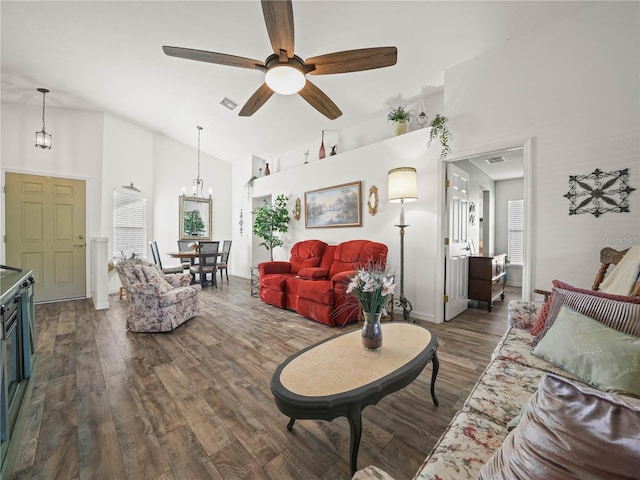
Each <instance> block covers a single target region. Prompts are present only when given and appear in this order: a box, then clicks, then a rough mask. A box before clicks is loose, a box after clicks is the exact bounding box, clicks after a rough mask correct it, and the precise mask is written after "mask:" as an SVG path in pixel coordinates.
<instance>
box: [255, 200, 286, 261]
mask: <svg viewBox="0 0 640 480" xmlns="http://www.w3.org/2000/svg"><path fill="white" fill-rule="evenodd" d="M288 201H289V198H287V197H285V196H284V195H278V196H277V197H276V200H275V201H274V202H273V204H270V203H269V202H267V201H266V200H264V201H263V205H262V206H261V207H258V208H256V209H254V210H252V211H251V213H253V214H254V215H255V216H256V217H255V221H254V223H253V234H254V235H255V236H256V237H258V238H260V239H262V242H260V246H261V247H264V248H266V249H267V250H269V252H270V253H271V261H273V249H274V248H275V247H281V246H282V245H284V242H283V241H282V239H281V238H280V237H279V236H278V234H279V233H286V232H287V231H288V230H289V219H290V218H289V210H288V209H287V202H288Z"/></svg>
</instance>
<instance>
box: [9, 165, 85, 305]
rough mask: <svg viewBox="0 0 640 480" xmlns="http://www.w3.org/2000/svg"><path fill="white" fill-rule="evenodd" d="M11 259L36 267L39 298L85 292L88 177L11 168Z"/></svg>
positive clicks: (28, 267) (25, 266)
mask: <svg viewBox="0 0 640 480" xmlns="http://www.w3.org/2000/svg"><path fill="white" fill-rule="evenodd" d="M5 185H6V195H5V200H6V201H5V222H6V224H5V232H6V251H7V265H11V266H16V267H20V268H23V269H25V270H33V274H34V278H35V281H36V283H35V285H36V288H35V301H36V302H48V301H55V300H65V299H70V298H85V297H86V247H87V244H86V232H85V195H86V193H85V188H86V186H85V182H84V180H70V179H66V178H55V177H42V176H38V175H22V174H16V173H7V174H6V178H5Z"/></svg>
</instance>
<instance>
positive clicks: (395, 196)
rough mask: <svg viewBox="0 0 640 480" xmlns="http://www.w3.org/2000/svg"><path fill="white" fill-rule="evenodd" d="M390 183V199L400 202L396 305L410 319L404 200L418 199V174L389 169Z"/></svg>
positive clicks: (411, 308)
mask: <svg viewBox="0 0 640 480" xmlns="http://www.w3.org/2000/svg"><path fill="white" fill-rule="evenodd" d="M388 178H389V184H388V188H387V195H388V200H389V201H390V202H393V203H397V202H400V204H401V210H400V223H399V224H398V225H396V227H398V228H400V298H399V299H397V300H395V301H394V304H395V306H396V307H401V308H402V316H403V318H404V319H405V320H407V321H408V320H409V313H410V312H411V310H413V306H412V305H411V302H410V301H409V300H407V298H406V297H405V296H404V229H405V227H408V226H409V225H407V224H405V223H404V202H413V201H415V200H417V199H418V174H417V172H416V169H415V168H413V167H399V168H394V169H393V170H389V177H388Z"/></svg>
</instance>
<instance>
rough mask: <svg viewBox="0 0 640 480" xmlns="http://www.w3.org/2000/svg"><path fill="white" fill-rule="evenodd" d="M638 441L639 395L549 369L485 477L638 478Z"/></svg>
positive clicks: (485, 468) (548, 479)
mask: <svg viewBox="0 0 640 480" xmlns="http://www.w3.org/2000/svg"><path fill="white" fill-rule="evenodd" d="M638 445H640V401H639V400H637V399H633V398H630V397H624V396H621V395H616V394H612V393H606V392H600V391H599V390H595V389H593V388H590V387H588V386H586V385H581V384H579V383H575V382H572V381H570V380H568V379H566V378H562V377H557V376H555V375H547V376H545V377H543V378H542V380H541V381H540V385H539V388H538V391H537V392H536V393H535V394H534V395H533V397H531V400H530V402H529V405H528V408H527V411H526V412H525V413H524V414H523V415H522V419H521V420H520V424H519V425H518V426H517V427H516V428H515V429H514V430H513V431H512V432H511V433H510V434H509V435H508V436H507V438H506V439H505V441H504V442H503V444H502V446H501V447H500V448H499V449H498V450H497V451H496V453H495V454H494V455H493V457H491V459H489V461H488V462H487V463H486V464H485V465H483V467H482V469H481V471H480V477H479V478H480V479H484V480H488V479H491V480H502V479H505V480H506V479H513V478H544V479H545V480H579V479H580V480H582V479H585V478H602V479H604V478H606V479H607V480H621V479H631V478H638V471H640V457H639V456H638ZM534 472H535V474H534Z"/></svg>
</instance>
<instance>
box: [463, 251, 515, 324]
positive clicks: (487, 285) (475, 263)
mask: <svg viewBox="0 0 640 480" xmlns="http://www.w3.org/2000/svg"><path fill="white" fill-rule="evenodd" d="M505 257H506V255H505V254H501V255H494V256H493V257H486V256H483V257H477V256H472V257H469V291H468V296H469V300H479V301H481V302H487V310H489V311H491V310H493V302H494V301H495V300H496V299H497V298H498V297H500V299H501V300H504V279H505V272H504V262H505Z"/></svg>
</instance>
